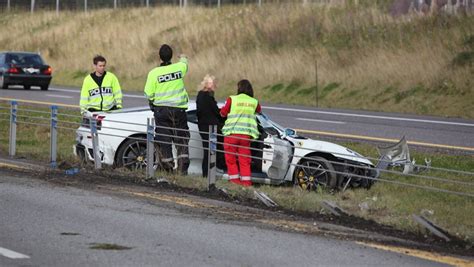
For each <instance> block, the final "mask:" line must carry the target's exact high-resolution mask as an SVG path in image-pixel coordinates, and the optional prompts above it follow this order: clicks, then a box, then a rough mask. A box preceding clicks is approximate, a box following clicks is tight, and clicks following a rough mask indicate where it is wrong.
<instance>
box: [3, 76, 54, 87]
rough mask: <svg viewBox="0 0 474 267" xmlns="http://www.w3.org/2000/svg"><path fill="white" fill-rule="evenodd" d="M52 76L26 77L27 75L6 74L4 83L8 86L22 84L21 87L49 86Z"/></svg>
mask: <svg viewBox="0 0 474 267" xmlns="http://www.w3.org/2000/svg"><path fill="white" fill-rule="evenodd" d="M51 78H52V77H51V76H50V75H25V74H5V75H4V83H6V84H11V85H15V84H20V85H38V86H43V85H49V83H50V82H51Z"/></svg>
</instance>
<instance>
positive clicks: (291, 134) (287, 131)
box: [285, 128, 296, 136]
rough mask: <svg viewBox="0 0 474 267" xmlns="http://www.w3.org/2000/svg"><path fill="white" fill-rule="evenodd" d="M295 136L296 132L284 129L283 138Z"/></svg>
mask: <svg viewBox="0 0 474 267" xmlns="http://www.w3.org/2000/svg"><path fill="white" fill-rule="evenodd" d="M294 135H296V131H295V130H293V129H291V128H286V129H285V136H294Z"/></svg>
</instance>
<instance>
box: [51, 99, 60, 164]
mask: <svg viewBox="0 0 474 267" xmlns="http://www.w3.org/2000/svg"><path fill="white" fill-rule="evenodd" d="M50 131H51V132H50V133H51V146H50V156H51V163H50V164H51V168H53V169H54V168H56V158H57V155H58V107H57V106H51V130H50Z"/></svg>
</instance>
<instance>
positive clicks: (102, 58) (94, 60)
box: [92, 55, 107, 65]
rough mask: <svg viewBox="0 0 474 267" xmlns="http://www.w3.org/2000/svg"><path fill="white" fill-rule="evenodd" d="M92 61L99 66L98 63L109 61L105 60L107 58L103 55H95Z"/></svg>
mask: <svg viewBox="0 0 474 267" xmlns="http://www.w3.org/2000/svg"><path fill="white" fill-rule="evenodd" d="M92 61H93V62H94V65H97V63H98V62H107V60H105V57H103V56H101V55H95V57H94V59H93V60H92Z"/></svg>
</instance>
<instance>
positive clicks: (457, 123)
mask: <svg viewBox="0 0 474 267" xmlns="http://www.w3.org/2000/svg"><path fill="white" fill-rule="evenodd" d="M263 108H264V109H274V110H284V111H295V112H303V113H315V114H326V115H336V116H350V117H361V118H371V119H385V120H395V121H412V122H426V123H433V124H447V125H458V126H469V127H474V123H462V122H450V121H436V120H422V119H410V118H400V117H388V116H377V115H364V114H352V113H344V112H330V111H319V110H303V109H294V108H279V107H269V106H263Z"/></svg>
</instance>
